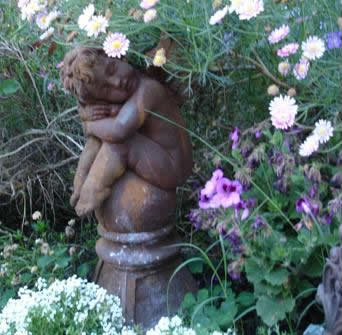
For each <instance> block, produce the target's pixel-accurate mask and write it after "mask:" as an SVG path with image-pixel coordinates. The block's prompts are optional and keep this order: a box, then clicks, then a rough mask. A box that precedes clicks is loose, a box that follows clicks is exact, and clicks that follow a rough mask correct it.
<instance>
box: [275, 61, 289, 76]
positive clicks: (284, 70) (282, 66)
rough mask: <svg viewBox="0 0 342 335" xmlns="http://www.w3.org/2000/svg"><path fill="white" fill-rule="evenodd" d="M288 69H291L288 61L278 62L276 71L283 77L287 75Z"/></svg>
mask: <svg viewBox="0 0 342 335" xmlns="http://www.w3.org/2000/svg"><path fill="white" fill-rule="evenodd" d="M290 69H291V65H290V63H289V62H288V61H285V62H280V63H279V64H278V71H279V72H280V74H281V75H282V76H284V77H286V76H287V74H288V73H289V72H290Z"/></svg>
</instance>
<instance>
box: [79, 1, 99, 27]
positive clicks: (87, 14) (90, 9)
mask: <svg viewBox="0 0 342 335" xmlns="http://www.w3.org/2000/svg"><path fill="white" fill-rule="evenodd" d="M94 13H95V6H94V5H93V4H90V5H88V6H87V7H86V8H85V9H84V10H83V13H82V14H81V15H80V17H79V18H78V21H77V23H78V26H79V27H80V28H81V29H85V28H86V26H87V25H88V23H89V21H90V19H91V18H92V16H93V15H94Z"/></svg>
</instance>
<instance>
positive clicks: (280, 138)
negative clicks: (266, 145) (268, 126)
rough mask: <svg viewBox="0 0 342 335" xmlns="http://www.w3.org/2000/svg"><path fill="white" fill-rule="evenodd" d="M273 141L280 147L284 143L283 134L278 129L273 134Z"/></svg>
mask: <svg viewBox="0 0 342 335" xmlns="http://www.w3.org/2000/svg"><path fill="white" fill-rule="evenodd" d="M271 143H272V144H273V145H275V146H277V147H280V146H281V145H282V144H283V134H282V133H281V132H280V131H278V130H277V131H276V132H275V133H274V134H273V136H272V139H271Z"/></svg>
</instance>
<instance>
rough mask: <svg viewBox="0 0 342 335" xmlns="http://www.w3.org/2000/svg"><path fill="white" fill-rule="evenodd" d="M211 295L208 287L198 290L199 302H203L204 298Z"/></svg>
mask: <svg viewBox="0 0 342 335" xmlns="http://www.w3.org/2000/svg"><path fill="white" fill-rule="evenodd" d="M208 297H209V293H208V290H207V289H206V288H202V289H201V290H199V291H198V292H197V303H199V304H200V303H201V302H203V301H204V300H207V299H208Z"/></svg>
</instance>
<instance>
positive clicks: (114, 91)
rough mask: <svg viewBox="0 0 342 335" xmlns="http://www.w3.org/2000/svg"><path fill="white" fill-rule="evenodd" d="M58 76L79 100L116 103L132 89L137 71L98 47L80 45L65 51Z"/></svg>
mask: <svg viewBox="0 0 342 335" xmlns="http://www.w3.org/2000/svg"><path fill="white" fill-rule="evenodd" d="M61 80H62V82H63V85H64V88H65V89H66V90H68V91H70V92H71V93H72V94H73V95H74V96H75V97H76V98H77V99H78V100H79V102H80V103H84V104H94V103H114V104H119V103H123V102H125V101H126V100H127V99H128V98H129V97H130V96H131V95H132V94H133V92H134V91H135V89H136V87H137V82H138V72H137V71H136V70H135V69H134V68H133V67H132V66H131V65H130V64H128V63H127V62H125V61H122V60H119V59H115V58H110V57H108V56H107V55H106V54H105V53H104V51H103V50H102V49H96V48H82V47H80V48H76V49H74V50H72V51H70V52H69V53H67V54H66V55H65V57H64V64H63V67H62V70H61Z"/></svg>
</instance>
